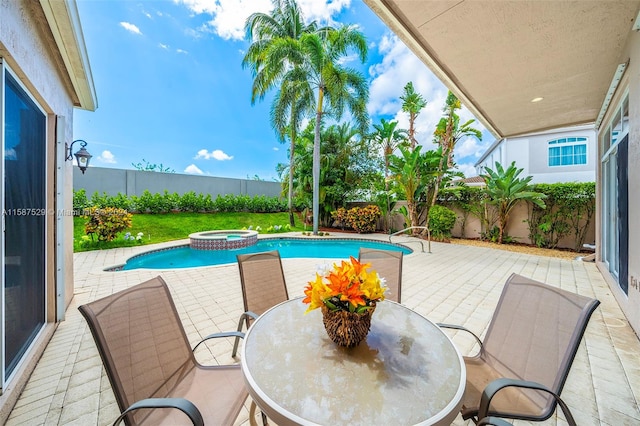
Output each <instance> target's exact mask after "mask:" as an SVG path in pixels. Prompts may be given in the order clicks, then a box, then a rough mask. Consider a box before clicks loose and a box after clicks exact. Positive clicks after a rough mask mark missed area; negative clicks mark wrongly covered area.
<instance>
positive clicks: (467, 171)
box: [457, 163, 478, 177]
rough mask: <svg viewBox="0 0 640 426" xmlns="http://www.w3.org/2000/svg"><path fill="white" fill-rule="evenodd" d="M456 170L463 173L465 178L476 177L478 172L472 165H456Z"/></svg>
mask: <svg viewBox="0 0 640 426" xmlns="http://www.w3.org/2000/svg"><path fill="white" fill-rule="evenodd" d="M457 170H458V171H460V172H462V173H464V176H465V177H473V176H478V172H477V170H476V168H475V167H474V165H473V163H462V164H458V167H457Z"/></svg>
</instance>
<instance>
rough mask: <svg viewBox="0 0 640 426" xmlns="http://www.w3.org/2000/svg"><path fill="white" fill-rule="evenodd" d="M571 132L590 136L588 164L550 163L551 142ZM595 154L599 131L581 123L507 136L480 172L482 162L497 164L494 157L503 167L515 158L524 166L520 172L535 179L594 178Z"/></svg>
mask: <svg viewBox="0 0 640 426" xmlns="http://www.w3.org/2000/svg"><path fill="white" fill-rule="evenodd" d="M568 136H584V137H587V138H588V143H587V164H586V165H583V166H582V165H580V166H563V167H559V166H558V167H549V162H548V147H549V146H548V142H549V141H550V140H553V139H557V138H560V137H568ZM596 158H597V137H596V132H595V130H594V129H591V128H586V127H585V126H581V127H576V128H573V129H571V130H566V131H565V130H562V131H560V130H558V131H549V132H545V133H541V134H536V135H527V136H521V137H513V138H506V139H504V140H503V141H502V142H501V143H500V144H499V145H497V146H495V147H494V148H493V149H492V152H491V153H490V154H488V155H487V158H486V159H485V160H484V161H483V162H482V165H479V166H480V167H478V169H479V170H480V173H483V172H484V168H483V167H481V166H489V167H491V168H494V164H495V161H497V160H499V161H500V162H501V164H502V165H503V166H504V167H507V166H508V165H509V164H511V162H512V161H515V162H516V166H517V167H518V168H521V169H523V170H522V175H521V176H529V175H531V176H532V177H533V179H532V182H533V183H555V182H593V181H594V180H595V176H596V174H595V169H596V164H597V163H596Z"/></svg>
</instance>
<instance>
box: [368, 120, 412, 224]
mask: <svg viewBox="0 0 640 426" xmlns="http://www.w3.org/2000/svg"><path fill="white" fill-rule="evenodd" d="M397 125H398V122H397V121H395V120H393V121H387V120H385V119H384V118H382V119H380V124H374V125H373V128H374V129H375V132H374V133H373V135H372V138H373V140H374V141H375V142H376V143H378V144H379V145H380V146H381V147H382V152H383V155H384V192H385V194H386V197H387V207H386V215H387V229H388V230H389V229H391V224H390V221H391V215H390V211H391V200H390V199H389V158H390V157H391V155H392V154H393V152H394V151H395V150H396V148H398V146H400V144H403V143H406V141H407V131H406V130H404V129H397V130H396V126H397Z"/></svg>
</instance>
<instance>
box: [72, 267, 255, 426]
mask: <svg viewBox="0 0 640 426" xmlns="http://www.w3.org/2000/svg"><path fill="white" fill-rule="evenodd" d="M78 309H79V310H80V312H81V313H82V315H83V316H84V318H85V319H86V320H87V323H88V324H89V329H90V330H91V334H92V335H93V338H94V340H95V342H96V346H97V347H98V351H99V352H100V357H101V358H102V362H103V364H104V367H105V369H106V372H107V376H108V377H109V382H110V383H111V387H112V389H113V392H114V394H115V397H116V401H117V402H118V407H119V408H120V412H121V413H122V414H121V415H120V416H119V417H118V419H117V420H116V421H115V422H114V425H116V424H118V423H120V421H121V420H124V421H125V423H126V424H128V425H138V424H149V425H161V424H163V425H172V424H184V423H185V422H186V421H187V416H188V419H190V420H191V422H192V423H193V424H194V425H203V424H205V423H206V424H209V425H221V424H232V423H233V422H234V421H235V419H236V417H237V416H238V413H239V412H240V410H241V409H242V406H243V404H244V401H245V399H246V398H247V396H248V391H247V389H246V388H245V385H244V379H243V376H242V372H241V370H240V365H216V366H204V365H201V364H200V363H198V362H197V361H196V359H195V356H194V352H193V350H195V349H196V348H197V347H198V345H200V343H202V342H203V341H204V340H207V339H211V338H217V337H236V336H240V335H241V334H242V333H237V332H235V331H234V332H229V333H216V334H211V335H209V336H207V337H205V338H204V339H203V340H202V341H201V342H200V343H198V345H196V347H194V348H193V350H192V349H191V347H190V345H189V341H188V340H187V336H186V334H185V331H184V328H183V326H182V323H181V321H180V317H179V316H178V312H177V311H176V307H175V305H174V303H173V300H172V298H171V294H170V292H169V289H168V287H167V285H166V283H165V282H164V280H163V279H162V278H161V277H159V276H158V277H156V278H153V279H151V280H149V281H146V282H143V283H141V284H138V285H136V286H133V287H131V288H128V289H126V290H123V291H120V292H118V293H115V294H113V295H111V296H107V297H105V298H102V299H99V300H96V301H94V302H91V303H87V304H85V305H82V306H80V307H79V308H78ZM185 415H186V416H185Z"/></svg>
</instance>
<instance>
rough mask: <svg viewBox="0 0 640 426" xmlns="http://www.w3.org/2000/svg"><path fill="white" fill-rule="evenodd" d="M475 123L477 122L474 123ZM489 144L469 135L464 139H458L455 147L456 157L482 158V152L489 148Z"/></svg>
mask: <svg viewBox="0 0 640 426" xmlns="http://www.w3.org/2000/svg"><path fill="white" fill-rule="evenodd" d="M474 124H475V123H474ZM487 146H488V144H487V143H486V142H485V143H482V142H480V141H478V139H476V138H475V137H468V138H465V139H464V140H462V141H458V143H457V144H456V149H455V152H454V154H455V156H456V158H460V159H462V158H466V157H472V158H480V156H481V155H482V153H484V151H485V150H486V149H487Z"/></svg>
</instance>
